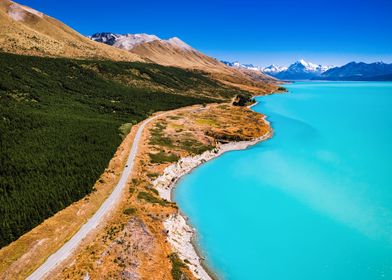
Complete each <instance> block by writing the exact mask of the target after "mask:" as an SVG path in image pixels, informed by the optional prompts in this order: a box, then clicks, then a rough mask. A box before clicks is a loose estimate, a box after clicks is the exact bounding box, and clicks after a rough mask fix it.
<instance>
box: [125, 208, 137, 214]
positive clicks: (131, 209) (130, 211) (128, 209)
mask: <svg viewBox="0 0 392 280" xmlns="http://www.w3.org/2000/svg"><path fill="white" fill-rule="evenodd" d="M123 213H124V214H125V215H128V216H130V215H133V214H135V213H136V208H127V209H124V211H123Z"/></svg>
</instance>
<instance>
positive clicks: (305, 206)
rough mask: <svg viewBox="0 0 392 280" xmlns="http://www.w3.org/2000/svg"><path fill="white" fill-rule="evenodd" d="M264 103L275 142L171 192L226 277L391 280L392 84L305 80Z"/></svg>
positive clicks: (219, 162)
mask: <svg viewBox="0 0 392 280" xmlns="http://www.w3.org/2000/svg"><path fill="white" fill-rule="evenodd" d="M287 87H288V88H289V90H290V93H288V94H281V95H280V94H277V95H272V96H268V97H263V98H258V101H259V102H260V103H259V104H258V105H257V106H255V107H253V109H254V110H256V111H258V112H262V113H264V114H266V115H267V116H268V120H269V121H271V123H272V126H273V128H274V137H273V138H272V139H271V140H268V141H266V142H263V143H260V144H258V145H256V146H254V147H252V148H249V149H248V150H245V151H238V152H229V153H227V154H224V155H223V156H221V157H220V158H218V159H215V160H213V161H211V162H208V163H206V164H204V165H202V166H200V167H199V168H197V169H196V170H194V171H193V172H192V173H191V174H189V175H187V176H185V177H184V178H183V179H182V180H181V181H180V182H179V185H178V187H177V189H176V191H175V199H176V201H177V202H178V203H179V205H180V208H181V209H182V210H183V212H184V213H185V214H186V215H187V216H188V217H189V218H190V222H191V223H192V225H193V226H194V227H196V229H197V230H198V234H199V243H200V246H201V249H202V251H203V252H204V254H205V255H206V257H207V262H208V264H209V266H210V267H211V268H212V269H213V270H215V271H216V272H217V273H218V275H219V276H220V277H221V278H223V279H245V280H247V279H268V280H275V279H276V280H278V279H279V280H291V279H294V280H306V279H309V280H310V279H311V280H324V279H328V280H331V279H334V280H340V279H342V280H343V279H344V280H346V279H355V280H362V279H366V280H376V279H383V280H384V279H392V83H381V82H368V83H367V82H303V83H296V84H291V85H288V86H287Z"/></svg>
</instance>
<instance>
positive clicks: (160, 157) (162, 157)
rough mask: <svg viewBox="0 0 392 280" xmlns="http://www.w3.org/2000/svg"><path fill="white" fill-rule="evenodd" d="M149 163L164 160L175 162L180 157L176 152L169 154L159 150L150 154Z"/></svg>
mask: <svg viewBox="0 0 392 280" xmlns="http://www.w3.org/2000/svg"><path fill="white" fill-rule="evenodd" d="M150 159H151V163H166V162H176V161H178V160H179V159H180V157H179V156H178V155H176V154H169V153H165V152H163V151H160V152H159V153H156V154H150Z"/></svg>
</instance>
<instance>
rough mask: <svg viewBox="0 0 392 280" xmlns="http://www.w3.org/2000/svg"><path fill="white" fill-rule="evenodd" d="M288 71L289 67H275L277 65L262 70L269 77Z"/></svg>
mask: <svg viewBox="0 0 392 280" xmlns="http://www.w3.org/2000/svg"><path fill="white" fill-rule="evenodd" d="M286 70H287V67H285V66H279V65H275V64H272V65H270V66H268V67H265V68H263V69H262V71H263V72H264V73H266V74H269V75H273V74H275V73H280V72H282V71H286Z"/></svg>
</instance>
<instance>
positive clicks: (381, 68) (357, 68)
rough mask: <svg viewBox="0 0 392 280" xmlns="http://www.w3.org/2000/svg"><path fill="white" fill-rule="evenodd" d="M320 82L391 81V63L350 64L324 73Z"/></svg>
mask: <svg viewBox="0 0 392 280" xmlns="http://www.w3.org/2000/svg"><path fill="white" fill-rule="evenodd" d="M320 79H322V80H345V81H392V63H391V64H387V63H384V62H374V63H364V62H350V63H347V64H346V65H343V66H342V67H335V68H332V69H330V70H328V71H326V72H324V73H323V74H322V75H321V77H320Z"/></svg>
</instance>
